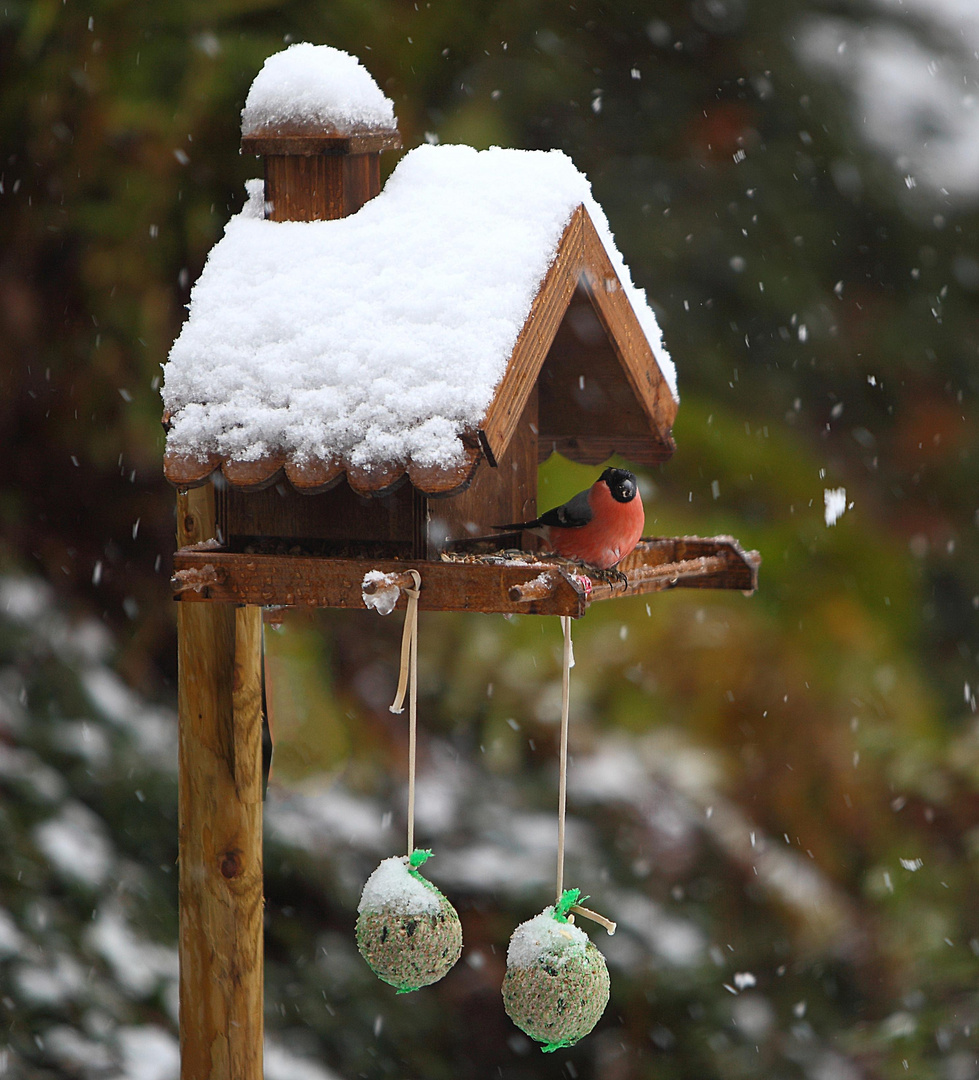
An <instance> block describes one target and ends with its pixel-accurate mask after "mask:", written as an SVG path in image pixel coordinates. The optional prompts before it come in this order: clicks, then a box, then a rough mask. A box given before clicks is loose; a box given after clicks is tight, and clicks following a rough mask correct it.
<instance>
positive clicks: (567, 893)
mask: <svg viewBox="0 0 979 1080" xmlns="http://www.w3.org/2000/svg"><path fill="white" fill-rule="evenodd" d="M587 899H588V897H587V896H585V897H583V896H582V895H581V889H565V890H564V892H563V893H561V899H560V900H558V902H557V903H556V904H555V905H554V918H555V919H557V921H558V922H567V921H568V912H569V911H570V910H571V909H572V908H573V907H574V906H575V904H578V903H580V902H581V900H587Z"/></svg>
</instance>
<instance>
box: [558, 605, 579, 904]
mask: <svg viewBox="0 0 979 1080" xmlns="http://www.w3.org/2000/svg"><path fill="white" fill-rule="evenodd" d="M561 630H562V631H563V633H564V660H563V663H562V666H561V750H560V757H559V764H558V796H557V890H556V893H557V900H556V901H555V903H557V901H559V900H560V899H561V894H562V893H563V892H564V819H565V811H566V809H567V805H568V714H569V711H570V705H571V665H572V663H573V662H574V661H573V660H572V656H571V616H570V615H562V616H561Z"/></svg>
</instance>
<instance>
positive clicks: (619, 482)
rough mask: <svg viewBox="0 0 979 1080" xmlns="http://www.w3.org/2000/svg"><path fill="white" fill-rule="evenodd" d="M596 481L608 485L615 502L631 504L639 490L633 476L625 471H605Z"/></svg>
mask: <svg viewBox="0 0 979 1080" xmlns="http://www.w3.org/2000/svg"><path fill="white" fill-rule="evenodd" d="M598 479H599V480H604V481H605V483H606V484H608V489H609V491H611V492H612V498H613V499H615V501H616V502H620V503H627V502H632V500H633V499H634V498H635V497H636V492H637V491H638V490H639V488H638V486H637V484H636V478H635V476H634V475H633V474H632V473H631V472H629V471H628V470H627V469H606V470H605V472H603V473H602V475H601V476H600V477H599V478H598Z"/></svg>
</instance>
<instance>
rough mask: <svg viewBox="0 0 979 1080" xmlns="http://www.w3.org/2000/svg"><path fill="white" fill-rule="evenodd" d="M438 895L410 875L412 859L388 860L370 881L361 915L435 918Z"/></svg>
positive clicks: (361, 903)
mask: <svg viewBox="0 0 979 1080" xmlns="http://www.w3.org/2000/svg"><path fill="white" fill-rule="evenodd" d="M440 906H441V905H440V903H439V897H438V893H436V892H435V890H434V889H430V888H429V887H428V886H427V885H425V884H424V883H423V882H421V881H419V880H418V878H416V877H413V876H412V875H411V874H409V873H408V858H407V856H405V855H394V856H392V857H391V858H390V859H385V860H384V861H383V862H382V863H381V865H380V866H379V867H378V868H377V869H376V870H375V871H374V873H373V874H371V876H370V877H369V878H368V879H367V884H366V885H365V886H364V891H363V893H362V894H361V897H360V903H359V904H358V905H357V911H358V913H359V912H364V911H385V912H386V911H391V912H394V913H395V914H397V915H435V914H436V913H437V912H438V910H439V907H440Z"/></svg>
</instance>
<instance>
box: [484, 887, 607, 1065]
mask: <svg viewBox="0 0 979 1080" xmlns="http://www.w3.org/2000/svg"><path fill="white" fill-rule="evenodd" d="M608 997H609V976H608V968H607V967H606V966H605V958H604V957H603V956H602V954H601V953H600V952H599V951H598V949H597V948H596V947H595V946H594V945H593V944H592V943H591V942H590V941H589V940H588V935H587V934H585V932H584V931H583V930H579V929H578V927H577V926H574V925H573V924H572V923H570V922H568V921H567V920H566V919H565V918H564V916H562V915H560V914H558V913H555V909H554V908H553V907H547V908H545V909H544V910H543V911H542V912H541V913H540V915H537V916H535V917H534V918H533V919H530V920H529V921H527V922H525V923H521V924H520V926H518V927H517V929H516V930H514V932H513V936H512V937H511V938H510V947H509V949H508V950H507V969H506V977H505V978H504V980H503V1006H504V1008H505V1009H506V1011H507V1015H508V1016H509V1017H510V1019H511V1020H512V1021H513V1022H514V1023H515V1024H516V1025H517V1027H518V1028H520V1030H521V1031H523V1032H526V1034H528V1035H529V1036H530V1037H531V1038H532V1039H536V1040H537V1041H538V1042H540V1043H544V1046H543V1050H544V1051H545V1052H548V1051H551V1050H557V1049H559V1048H560V1047H564V1046H573V1045H574V1044H575V1043H576V1042H577V1041H578V1040H579V1039H581V1038H583V1037H584V1036H585V1035H587V1034H588V1032H589V1031H591V1029H592V1028H593V1027H594V1026H595V1025H596V1024H597V1023H598V1020H599V1018H600V1017H601V1015H602V1013H603V1012H604V1011H605V1006H606V1005H607V1004H608Z"/></svg>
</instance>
